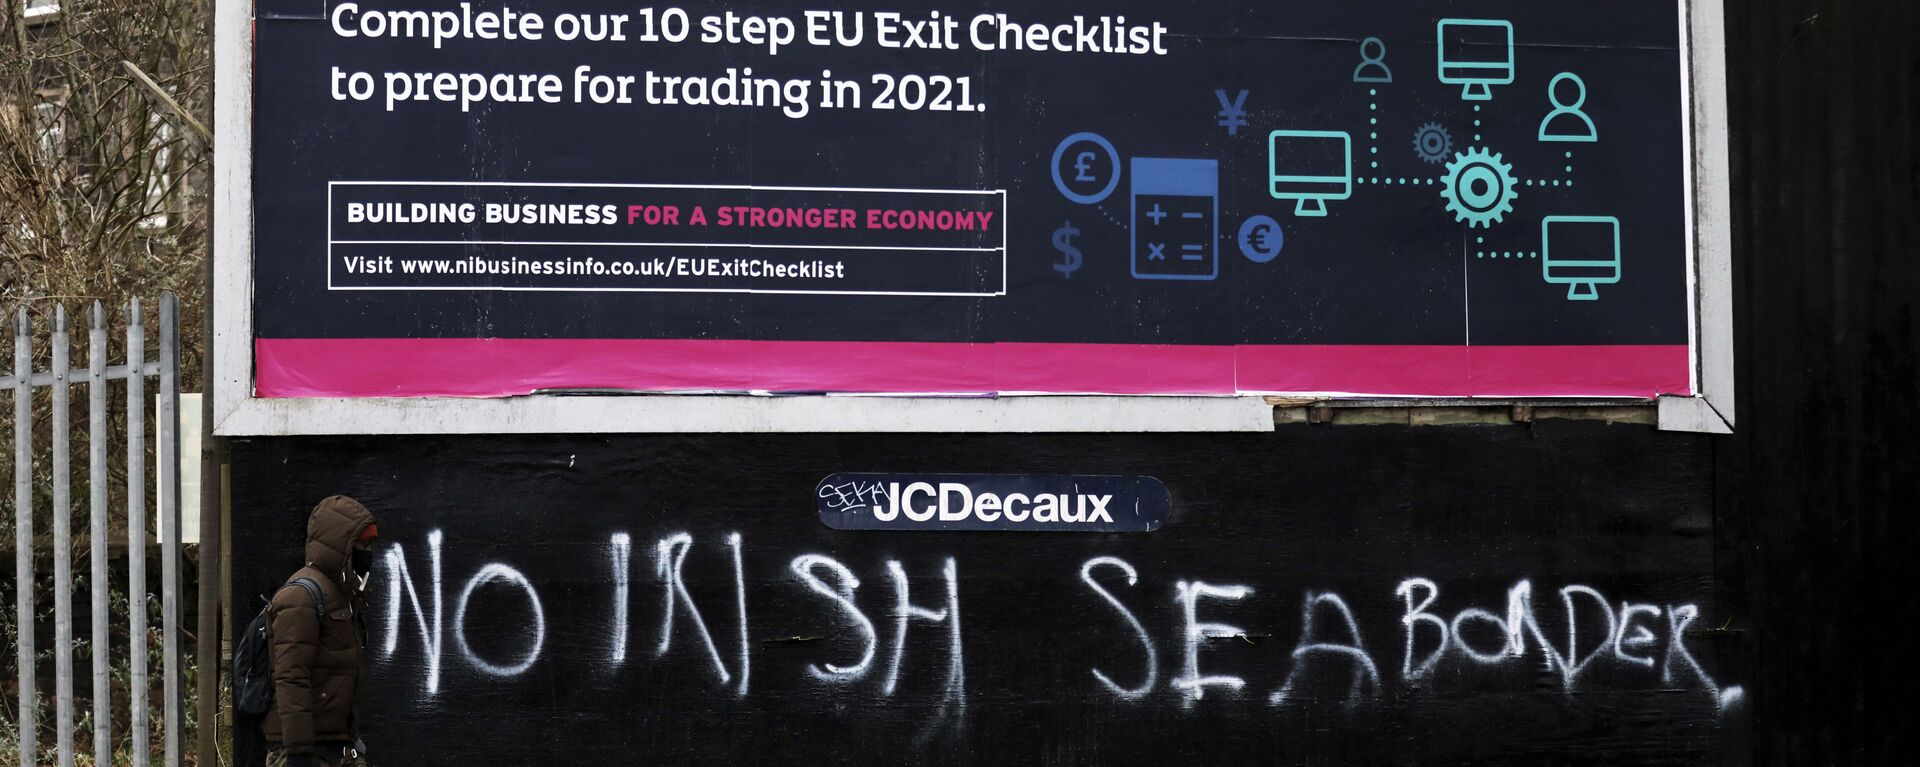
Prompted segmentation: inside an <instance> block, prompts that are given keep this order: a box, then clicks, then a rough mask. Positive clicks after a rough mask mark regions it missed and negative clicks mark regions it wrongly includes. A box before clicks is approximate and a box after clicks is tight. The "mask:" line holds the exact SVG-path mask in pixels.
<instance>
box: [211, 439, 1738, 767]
mask: <svg viewBox="0 0 1920 767" xmlns="http://www.w3.org/2000/svg"><path fill="white" fill-rule="evenodd" d="M1706 445H1707V442H1706V439H1705V438H1702V437H1697V436H1687V435H1662V434H1659V433H1656V432H1653V431H1651V430H1650V429H1649V428H1647V427H1621V426H1611V427H1609V426H1603V425H1594V424H1588V425H1571V424H1566V423H1557V422H1542V423H1540V424H1538V425H1535V426H1532V427H1527V426H1511V427H1450V428H1407V427H1376V428H1358V427H1355V428H1346V427H1337V428H1326V427H1314V426H1307V425H1301V426H1296V427H1287V428H1283V429H1281V430H1280V431H1279V432H1278V433H1275V434H1268V435H1241V436H1207V435H1187V436H1173V435H1159V436H1153V435H1130V436H1129V435H1114V436H1094V435H1087V436H1065V435H1033V436H1024V437H1016V436H998V437H989V436H956V435H936V436H926V435H914V436H831V435H788V436H717V435H716V436H699V437H678V438H676V437H640V436H632V437H610V438H574V437H528V438H516V439H514V440H510V441H502V440H496V439H486V438H459V437H446V438H360V439H257V440H244V441H241V442H238V443H236V445H235V448H236V449H235V456H236V464H235V467H234V468H235V478H236V480H235V485H234V493H235V495H234V503H235V508H244V509H248V510H249V521H248V523H247V524H246V525H242V526H239V527H237V529H236V530H235V535H236V537H235V540H234V550H235V554H236V559H235V561H234V563H233V574H234V584H233V587H234V591H235V593H236V594H252V593H255V592H258V591H260V590H262V589H265V588H268V587H270V586H272V585H273V584H274V583H276V582H278V580H279V579H281V578H283V577H285V575H286V573H287V572H289V571H290V570H291V569H292V568H293V567H295V566H296V565H297V558H298V553H297V552H298V545H299V542H300V535H301V530H302V519H303V515H304V514H305V510H306V508H307V507H309V506H310V505H311V504H312V503H313V502H314V501H316V500H317V499H318V498H320V497H324V496H326V495H329V494H332V493H348V494H352V495H354V496H356V497H358V498H360V499H361V500H363V501H364V502H366V503H367V504H368V505H369V507H371V508H372V509H373V510H374V511H375V513H376V514H377V515H379V519H380V529H381V532H382V535H383V540H382V543H381V546H380V550H379V552H377V553H378V561H379V563H380V565H379V570H378V572H377V573H376V574H375V577H374V584H373V588H372V592H371V600H370V602H369V604H367V605H366V606H365V607H364V614H365V615H366V617H367V619H368V622H369V626H370V628H371V643H370V652H369V664H368V668H367V674H368V681H367V684H366V686H365V687H364V688H363V689H364V690H365V691H366V692H365V695H366V697H365V698H364V700H363V714H364V717H365V722H366V726H365V728H366V736H367V739H368V741H369V744H370V745H371V746H372V749H373V753H374V754H375V755H376V761H377V762H378V763H392V764H404V763H409V762H414V763H446V762H458V761H491V762H501V763H519V764H534V763H548V764H562V763H607V762H616V763H623V762H629V761H640V760H646V761H669V762H672V761H683V762H693V761H697V762H701V763H712V764H764V763H801V762H828V763H868V764H898V763H903V762H909V761H929V762H955V763H957V762H968V763H1000V764H1024V763H1035V762H1057V763H1131V762H1136V761H1157V762H1162V763H1168V762H1171V763H1182V762H1190V761H1193V760H1196V759H1201V758H1205V759H1208V760H1212V761H1220V762H1225V763H1251V762H1264V761H1294V762H1323V763H1341V764H1360V763H1395V762H1420V761H1426V762H1436V761H1437V762H1452V763H1459V762H1475V763H1506V764H1539V763H1540V762H1541V761H1542V759H1543V757H1544V756H1545V755H1554V756H1553V757H1552V760H1564V761H1595V762H1605V763H1614V764H1622V763H1662V762H1672V761H1691V760H1699V759H1702V758H1705V757H1707V756H1708V755H1710V754H1713V753H1715V752H1716V751H1717V750H1718V749H1719V748H1720V745H1721V742H1722V738H1723V734H1722V733H1723V724H1722V723H1723V722H1725V721H1738V719H1737V717H1738V716H1739V712H1741V711H1743V710H1744V709H1743V708H1742V706H1744V705H1745V689H1746V686H1745V684H1744V682H1745V681H1746V680H1743V679H1741V678H1739V677H1738V676H1737V675H1730V674H1728V673H1726V671H1725V670H1724V669H1723V667H1722V665H1721V663H1720V662H1719V661H1718V659H1717V652H1716V644H1715V642H1714V641H1713V640H1712V639H1711V638H1703V636H1702V635H1701V634H1699V630H1700V629H1703V628H1706V627H1708V626H1714V625H1719V623H1720V622H1721V621H1723V620H1725V616H1724V615H1723V614H1722V612H1721V611H1720V610H1719V609H1718V607H1717V606H1716V604H1715V603H1714V602H1713V576H1712V567H1713V545H1712V541H1711V538H1710V537H1709V533H1710V530H1711V527H1710V525H1711V519H1712V515H1711V506H1710V503H1711V498H1712V493H1711V485H1710V483H1709V479H1708V477H1707V473H1706V471H1705V470H1706V467H1707V463H1708V456H1709V454H1708V451H1707V450H1706ZM290 467H297V470H290ZM847 467H859V468H861V469H863V470H868V471H871V470H874V469H886V470H888V471H890V472H899V473H904V474H950V473H960V474H970V473H971V474H983V475H1009V474H1037V475H1076V474H1078V475H1111V476H1152V477H1156V478H1158V479H1159V480H1160V481H1161V482H1163V483H1164V484H1165V487H1166V489H1167V491H1168V492H1169V494H1170V498H1171V509H1172V511H1171V514H1170V515H1169V517H1168V519H1167V521H1166V524H1165V525H1164V526H1163V527H1161V528H1160V529H1158V530H1155V531H1153V532H1151V533H1110V534H1100V533H1091V534H1090V533H1071V532H1055V533H1049V532H1029V533H1009V532H1006V531H999V530H989V531H963V530H926V531H915V530H889V531H872V530H863V531H841V530H834V529H831V528H829V527H828V526H826V525H824V524H822V522H821V519H820V516H819V513H818V511H817V509H816V496H817V493H818V487H819V483H820V482H821V480H822V478H823V477H827V476H829V475H832V474H834V473H836V472H838V471H840V470H842V469H846V468H847ZM1570 615H1571V619H1570V618H1569V616H1570ZM1409 629H1411V637H1412V638H1411V640H1410V641H1411V644H1409V639H1408V635H1409ZM1729 716H1732V717H1735V718H1733V719H1729V718H1728V717H1729ZM241 730H242V734H243V742H244V741H246V740H247V739H246V738H245V737H244V736H245V735H246V734H247V724H246V723H243V725H242V727H241ZM252 747H253V746H251V745H248V746H245V747H243V748H242V754H243V756H244V755H246V754H248V753H252V752H251V751H250V750H249V749H250V748H252Z"/></svg>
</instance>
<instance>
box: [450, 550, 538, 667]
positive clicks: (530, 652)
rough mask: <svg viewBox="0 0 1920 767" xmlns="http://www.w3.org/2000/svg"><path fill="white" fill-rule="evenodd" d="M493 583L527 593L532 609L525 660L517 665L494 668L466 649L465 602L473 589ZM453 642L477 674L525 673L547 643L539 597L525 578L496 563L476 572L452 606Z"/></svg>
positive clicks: (492, 664)
mask: <svg viewBox="0 0 1920 767" xmlns="http://www.w3.org/2000/svg"><path fill="white" fill-rule="evenodd" d="M494 581H498V582H501V583H505V584H508V585H512V586H519V587H520V588H521V589H522V590H524V591H526V592H527V604H528V605H529V606H531V607H532V608H533V645H532V646H531V647H528V648H527V655H526V657H524V658H521V659H520V662H519V663H514V664H511V665H505V666H502V665H496V664H494V663H492V662H490V661H488V660H487V659H485V658H482V657H480V654H479V653H476V652H474V651H473V648H472V647H469V646H468V645H467V599H468V598H470V597H472V596H473V590H474V589H476V588H479V587H480V586H481V585H482V584H486V583H492V582H494ZM453 641H454V642H455V643H457V644H459V645H460V654H461V655H464V656H466V658H467V660H468V661H470V662H471V663H473V665H474V666H475V667H476V668H478V669H480V670H481V671H485V672H487V673H489V674H492V675H494V676H518V675H520V674H522V673H524V672H526V670H527V669H529V668H532V667H533V662H534V661H536V660H539V659H540V647H541V645H543V644H545V643H546V641H547V614H546V611H545V610H544V609H542V608H541V607H540V593H539V592H537V591H534V590H533V584H532V583H529V582H528V581H527V576H525V575H522V574H521V573H520V571H519V570H515V569H513V568H511V567H508V566H506V565H503V564H500V563H498V562H495V563H493V564H489V565H486V566H484V567H481V568H480V571H479V572H477V573H474V574H473V577H472V578H469V579H467V586H466V588H463V589H461V590H460V601H459V602H456V603H454V607H453Z"/></svg>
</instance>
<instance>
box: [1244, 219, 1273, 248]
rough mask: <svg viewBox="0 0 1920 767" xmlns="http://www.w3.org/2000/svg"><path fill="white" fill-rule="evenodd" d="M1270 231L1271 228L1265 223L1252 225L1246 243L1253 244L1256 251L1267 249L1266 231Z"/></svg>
mask: <svg viewBox="0 0 1920 767" xmlns="http://www.w3.org/2000/svg"><path fill="white" fill-rule="evenodd" d="M1271 231H1273V230H1272V229H1271V228H1269V227H1268V226H1266V225H1265V224H1262V225H1260V226H1256V227H1254V228H1253V234H1252V235H1251V236H1249V237H1247V244H1248V245H1251V246H1253V249H1254V250H1256V251H1265V250H1266V249H1267V233H1269V232H1271Z"/></svg>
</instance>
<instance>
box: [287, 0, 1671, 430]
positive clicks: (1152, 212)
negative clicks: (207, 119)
mask: <svg viewBox="0 0 1920 767" xmlns="http://www.w3.org/2000/svg"><path fill="white" fill-rule="evenodd" d="M1682 39H1683V28H1682V14H1681V9H1680V8H1679V7H1678V6H1677V5H1676V3H1675V2H1673V1H1672V0H1636V1H1634V2H1608V3H1597V2H1580V3H1556V4H1551V5H1541V4H1538V3H1526V2H1518V1H1517V0H1516V1H1514V2H1491V1H1488V2H1415V3H1407V2H1398V1H1397V0H1396V1H1392V2H1390V1H1388V0H1369V1H1367V2H1353V3H1341V4H1331V5H1329V4H1308V3H1298V2H1274V3H1257V4H1243V3H1228V2H1194V3H1174V4H1169V3H1152V2H1138V1H1135V0H1121V1H1117V2H1110V3H1102V4H1100V5H1099V6H1098V7H1088V6H1086V5H1085V4H1080V3H1065V2H1056V1H1052V0H1049V1H1046V2H1032V3H1023V4H1018V5H1016V6H1004V5H998V4H988V3H984V2H971V3H969V2H958V3H952V2H947V3H941V2H920V1H919V0H909V1H907V2H897V3H875V2H863V1H860V0H855V1H854V2H851V3H849V4H846V5H843V6H832V5H797V4H760V5H754V6H740V5H733V4H712V5H684V6H670V5H656V6H635V5H634V4H632V3H616V2H611V1H610V0H569V1H568V2H564V3H540V4H531V5H529V4H509V3H501V2H463V3H457V4H456V3H440V2H434V3H394V2H383V1H379V0H375V1H370V2H331V1H329V2H320V0H305V1H303V2H291V1H288V0H262V1H261V2H259V3H258V4H257V22H256V24H255V38H254V61H255V79H254V107H253V116H254V124H253V131H254V135H253V163H254V165H253V167H254V171H253V190H254V227H255V240H254V253H253V289H254V293H253V300H254V317H255V323H254V326H253V332H254V337H253V343H254V356H255V365H254V370H253V376H254V379H253V387H254V394H255V396H259V397H269V398H273V397H348V398H357V397H414V396H461V397H500V396H516V395H524V394H530V393H539V392H575V391H618V392H776V393H793V392H799V393H814V392H875V393H954V394H987V393H997V394H1016V393H1107V394H1245V393H1269V392H1313V393H1334V394H1359V395H1408V396H1425V397H1454V396H1513V397H1546V396H1608V397H1654V396H1657V395H1660V394H1690V393H1692V389H1693V382H1692V375H1691V370H1692V365H1693V357H1692V353H1691V346H1690V323H1689V316H1690V311H1691V310H1690V305H1689V293H1690V286H1689V274H1690V269H1691V262H1690V243H1691V239H1690V238H1691V234H1690V227H1689V208H1688V206H1689V184H1690V183H1691V181H1690V178H1689V175H1688V167H1689V161H1688V147H1687V117H1686V116H1687V114H1688V112H1687V102H1686V93H1685V90H1684V82H1685V76H1686V61H1687V60H1686V56H1685V55H1684V52H1683V50H1682V46H1681V41H1682Z"/></svg>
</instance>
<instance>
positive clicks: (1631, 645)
mask: <svg viewBox="0 0 1920 767" xmlns="http://www.w3.org/2000/svg"><path fill="white" fill-rule="evenodd" d="M1637 613H1646V614H1647V615H1649V616H1652V617H1655V618H1658V617H1660V607H1659V606H1658V605H1636V604H1628V603H1626V602H1621V603H1620V630H1619V631H1617V632H1614V635H1613V656H1614V657H1616V658H1619V659H1621V660H1623V661H1626V662H1628V663H1633V664H1638V665H1639V666H1641V667H1642V668H1653V658H1652V657H1651V656H1643V655H1634V654H1632V653H1630V652H1628V650H1630V649H1631V650H1641V649H1645V648H1648V647H1652V646H1653V643H1654V641H1655V639H1654V636H1653V629H1650V628H1647V627H1646V626H1635V625H1634V624H1633V616H1634V615H1635V614H1637ZM1629 628H1632V629H1634V630H1635V631H1634V634H1633V637H1632V638H1628V637H1627V629H1629Z"/></svg>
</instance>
